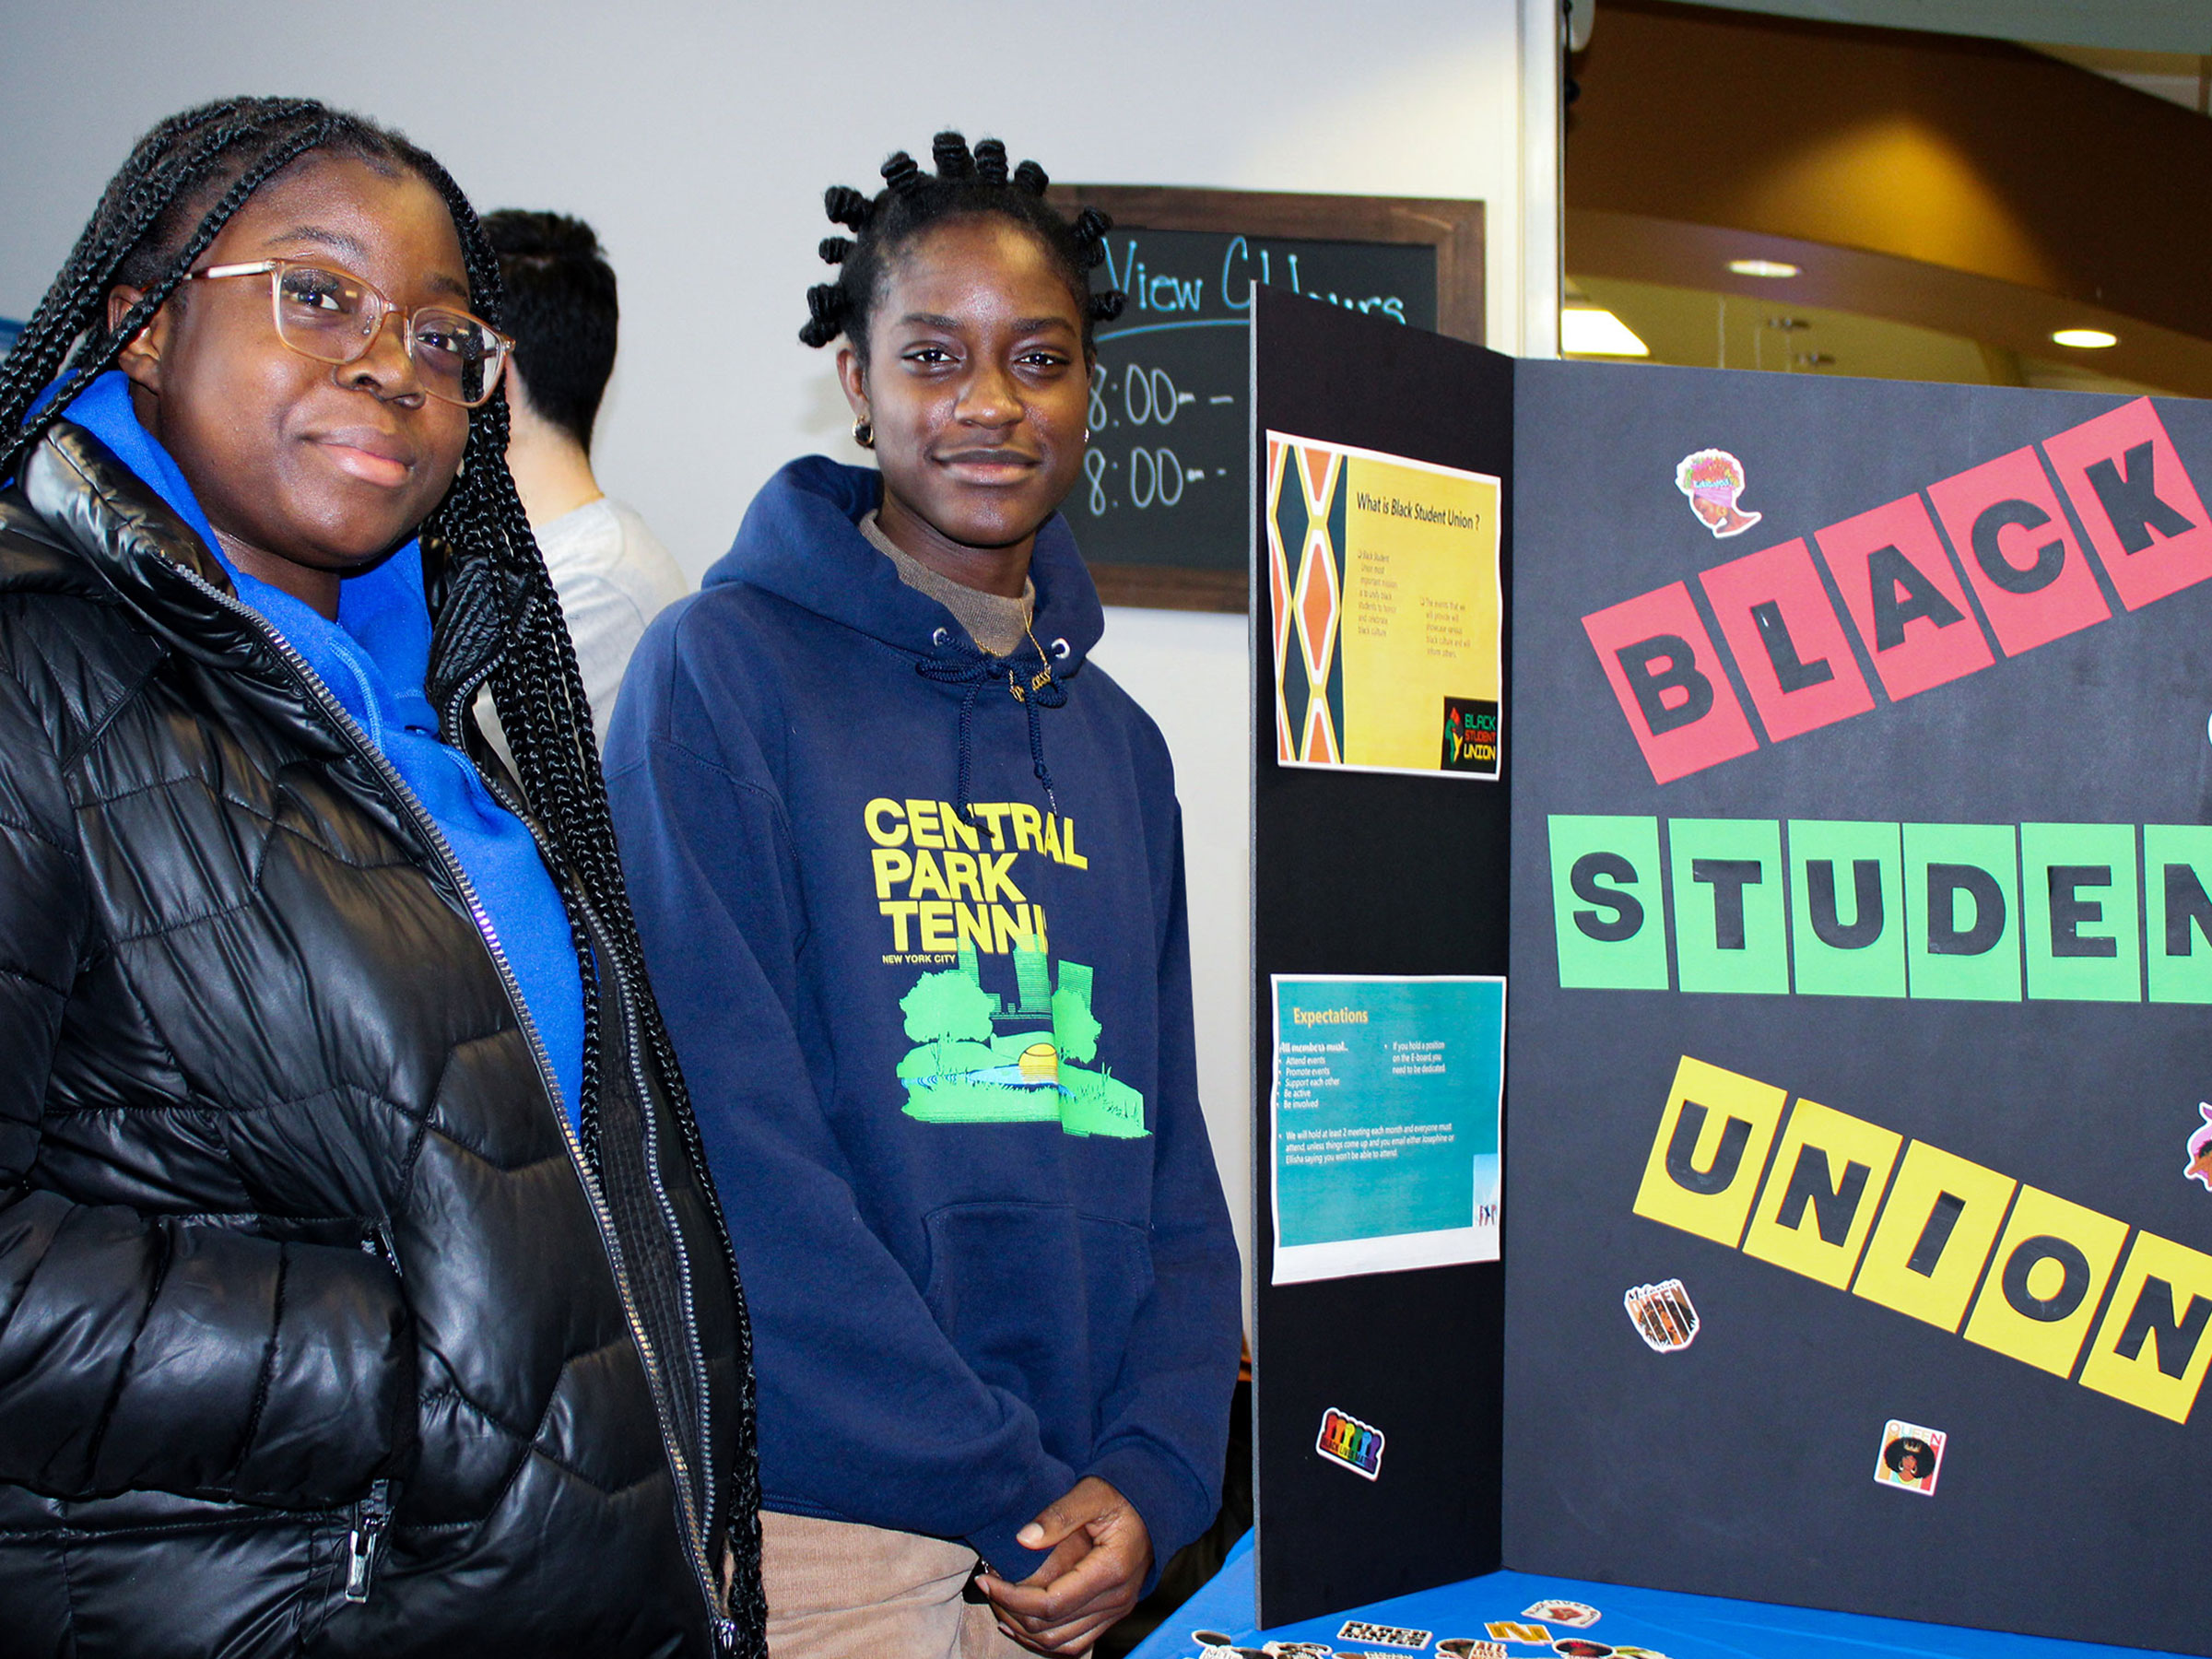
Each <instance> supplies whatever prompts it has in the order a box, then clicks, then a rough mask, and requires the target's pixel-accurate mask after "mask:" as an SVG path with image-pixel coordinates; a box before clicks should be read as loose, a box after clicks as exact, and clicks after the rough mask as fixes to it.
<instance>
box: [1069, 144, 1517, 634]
mask: <svg viewBox="0 0 2212 1659" xmlns="http://www.w3.org/2000/svg"><path fill="white" fill-rule="evenodd" d="M1053 200H1054V202H1055V204H1056V205H1057V206H1059V207H1060V208H1061V209H1062V210H1063V211H1064V212H1066V213H1068V214H1070V215H1073V214H1074V213H1076V212H1077V211H1079V210H1080V209H1082V208H1083V207H1086V206H1096V207H1098V208H1100V210H1101V211H1103V212H1105V213H1107V214H1109V215H1111V216H1112V219H1113V229H1112V231H1111V232H1110V233H1109V234H1108V236H1107V239H1106V263H1105V264H1104V265H1101V266H1100V268H1099V269H1098V271H1097V272H1096V273H1094V275H1093V278H1092V280H1093V281H1094V283H1095V284H1096V285H1097V286H1098V287H1100V288H1119V289H1121V290H1122V291H1123V292H1124V293H1125V294H1127V295H1128V297H1129V303H1128V306H1127V308H1126V309H1125V310H1124V312H1122V314H1121V316H1120V317H1118V318H1116V319H1115V320H1114V321H1113V322H1112V323H1109V324H1102V325H1101V326H1100V329H1099V332H1098V345H1099V358H1098V362H1097V364H1096V366H1095V367H1094V368H1093V369H1092V371H1091V396H1090V449H1089V453H1088V454H1087V455H1086V456H1085V457H1084V465H1085V477H1084V479H1083V481H1082V482H1081V483H1079V484H1078V485H1077V487H1076V491H1075V493H1074V495H1072V496H1071V497H1070V498H1069V499H1068V502H1067V507H1066V512H1067V515H1068V520H1069V522H1070V523H1071V524H1073V525H1074V526H1075V531H1076V537H1077V541H1078V542H1079V543H1080V544H1081V545H1082V547H1083V554H1084V558H1085V560H1086V561H1087V562H1088V564H1089V566H1090V571H1091V574H1092V576H1093V577H1094V578H1095V579H1096V581H1097V582H1098V584H1099V593H1100V597H1102V598H1103V599H1104V600H1105V601H1106V602H1107V603H1108V604H1109V605H1140V606H1156V607H1160V608H1166V609H1176V610H1227V611H1239V610H1242V609H1244V608H1245V607H1246V606H1247V604H1248V602H1249V597H1250V586H1251V582H1250V575H1249V566H1250V560H1251V549H1250V545H1249V544H1250V540H1251V535H1252V523H1251V496H1250V477H1249V470H1250V466H1251V454H1252V406H1251V396H1252V392H1251V375H1252V370H1251V335H1252V291H1253V286H1254V285H1255V284H1267V285H1270V286H1273V287H1276V288H1285V289H1288V290H1289V291H1290V292H1293V293H1298V294H1302V295H1304V296H1306V297H1307V298H1308V299H1313V300H1322V301H1324V302H1325V303H1328V304H1331V305H1336V306H1341V307H1343V308H1344V309H1346V310H1347V311H1352V312H1359V313H1362V314H1364V315H1366V316H1370V317H1373V318H1376V319H1378V320H1379V321H1382V322H1387V323H1394V324H1404V325H1405V326H1407V327H1410V328H1421V329H1428V330H1431V331H1433V332H1435V333H1438V334H1444V335H1452V336H1453V337H1455V338H1457V339H1462V340H1467V341H1471V342H1473V343H1474V344H1476V345H1480V344H1481V343H1482V315H1483V285H1482V253H1483V235H1482V204H1481V203H1480V202H1463V201H1438V200H1427V199H1420V198H1415V197H1406V196H1334V195H1292V194H1277V193H1273V192H1261V191H1239V190H1185V189H1175V188H1171V187H1167V186H1131V185H1110V184H1067V185H1057V186H1055V187H1054V188H1053Z"/></svg>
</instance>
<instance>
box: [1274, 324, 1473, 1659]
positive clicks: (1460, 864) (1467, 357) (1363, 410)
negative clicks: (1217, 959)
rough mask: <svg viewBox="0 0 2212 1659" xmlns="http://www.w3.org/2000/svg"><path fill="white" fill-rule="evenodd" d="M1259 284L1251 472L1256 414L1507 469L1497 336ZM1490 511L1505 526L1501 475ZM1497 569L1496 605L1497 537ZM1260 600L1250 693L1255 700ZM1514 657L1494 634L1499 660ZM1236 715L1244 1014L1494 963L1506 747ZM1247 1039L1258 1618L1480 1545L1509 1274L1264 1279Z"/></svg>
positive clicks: (1396, 450) (1395, 1578) (1397, 1588)
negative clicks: (1251, 720) (1250, 1004)
mask: <svg viewBox="0 0 2212 1659" xmlns="http://www.w3.org/2000/svg"><path fill="white" fill-rule="evenodd" d="M1255 303H1256V307H1257V316H1256V322H1255V324H1254V331H1255V336H1256V340H1257V344H1256V345H1255V347H1254V361H1255V363H1256V365H1257V367H1256V369H1255V371H1254V376H1253V386H1254V401H1253V422H1254V424H1253V429H1252V431H1253V438H1254V441H1256V442H1257V444H1258V446H1259V449H1258V453H1257V456H1256V458H1255V459H1254V461H1253V470H1254V475H1255V476H1262V477H1264V476H1265V434H1266V432H1267V431H1268V430H1269V429H1275V430H1278V431H1288V432H1294V433H1297V434H1299V435H1300V436H1302V437H1309V438H1316V439H1322V440H1325V441H1331V442H1335V443H1342V444H1347V445H1352V446H1356V447H1359V448H1363V449H1371V450H1378V451H1382V452H1385V453H1390V454H1394V455H1401V456H1405V457H1407V458H1409V459H1413V460H1418V461H1428V462H1433V463H1436V464H1439V465H1447V466H1455V467H1462V468H1465V469H1467V470H1470V471H1476V472H1484V473H1489V474H1493V475H1496V476H1498V477H1507V478H1510V476H1511V474H1512V444H1513V439H1512V361H1511V359H1506V358H1502V357H1500V356H1498V355H1497V354H1496V353H1494V352H1489V351H1485V350H1483V349H1482V348H1481V347H1476V346H1469V345H1465V344H1463V343H1461V342H1459V341H1456V340H1447V339H1441V338H1439V337H1438V336H1436V335H1429V334H1423V333H1418V332H1416V331H1414V330H1412V329H1408V328H1406V327H1402V326H1400V325H1399V324H1395V323H1382V322H1377V321H1375V320H1373V319H1371V318H1368V317H1362V316H1359V314H1357V313H1356V312H1347V311H1345V310H1344V309H1342V308H1341V307H1334V306H1330V305H1327V304H1325V303H1316V302H1315V301H1313V300H1305V299H1300V298H1297V297H1294V296H1292V295H1290V294H1288V293H1285V292H1282V291H1280V290H1277V289H1275V288H1262V289H1260V290H1258V293H1257V298H1256V301H1255ZM1504 522H1505V540H1506V546H1507V547H1508V548H1509V549H1510V547H1511V546H1512V495H1511V493H1510V488H1509V491H1508V494H1507V496H1506V499H1505V508H1504ZM1504 578H1505V583H1506V596H1507V614H1508V616H1509V617H1510V615H1511V599H1512V585H1511V584H1512V564H1511V560H1510V558H1509V559H1507V560H1506V562H1505V567H1504ZM1262 587H1263V591H1264V588H1265V583H1264V582H1263V583H1262ZM1264 609H1265V606H1260V607H1256V608H1255V616H1254V621H1255V626H1254V629H1253V674H1254V679H1253V695H1254V696H1255V697H1257V698H1258V699H1259V700H1260V701H1259V704H1258V706H1259V707H1261V708H1263V709H1265V708H1268V707H1271V706H1272V700H1273V683H1274V680H1273V677H1274V665H1273V658H1272V654H1271V650H1272V647H1271V644H1270V639H1269V632H1268V628H1267V623H1266V618H1265V616H1264V615H1261V614H1259V612H1260V611H1263V610H1264ZM1511 660H1512V659H1511V656H1510V647H1509V655H1508V658H1507V664H1508V671H1509V673H1510V667H1511ZM1253 729H1254V732H1255V735H1256V736H1255V741H1256V743H1257V747H1256V749H1255V752H1254V756H1253V969H1254V982H1253V983H1254V996H1255V1007H1254V1018H1255V1030H1259V1031H1262V1032H1265V1030H1267V1029H1268V1026H1269V1023H1270V1018H1271V1017H1270V1015H1269V1013H1268V1009H1269V1007H1270V1006H1271V1003H1270V994H1269V976H1270V975H1272V974H1276V973H1354V974H1495V973H1501V972H1503V971H1505V960H1506V943H1507V940H1506V894H1505V881H1504V876H1505V870H1506V836H1507V807H1508V801H1509V798H1510V789H1511V778H1512V760H1511V756H1510V755H1509V756H1508V757H1507V760H1506V765H1505V771H1504V775H1503V776H1502V777H1501V778H1500V780H1499V781H1497V782H1468V781H1467V780H1465V779H1463V778H1453V777H1445V776H1441V775H1439V776H1436V777H1418V776H1403V775H1400V776H1386V775H1380V774H1371V773H1348V772H1347V773H1343V774H1337V773H1335V772H1323V771H1311V770H1305V769H1296V768H1288V767H1282V766H1278V765H1277V763H1276V759H1275V753H1276V751H1275V737H1274V725H1273V722H1272V721H1271V720H1267V719H1263V720H1261V721H1259V722H1257V723H1255V724H1254V728H1253ZM1257 1048H1258V1051H1259V1053H1258V1065H1257V1070H1256V1074H1255V1077H1254V1095H1253V1098H1254V1099H1255V1100H1257V1101H1258V1102H1260V1107H1259V1112H1260V1119H1259V1124H1258V1133H1256V1134H1255V1135H1254V1137H1253V1147H1254V1163H1255V1194H1256V1205H1257V1208H1256V1211H1255V1225H1254V1228H1253V1240H1254V1248H1255V1250H1256V1252H1257V1253H1258V1261H1257V1264H1256V1275H1257V1284H1258V1291H1257V1315H1256V1324H1255V1329H1254V1331H1253V1360H1254V1365H1253V1379H1254V1382H1253V1420H1254V1428H1255V1433H1254V1441H1255V1461H1256V1470H1255V1481H1254V1484H1255V1490H1256V1494H1257V1502H1258V1507H1259V1512H1260V1515H1261V1526H1260V1532H1259V1536H1258V1546H1257V1547H1258V1557H1259V1566H1258V1583H1259V1598H1260V1615H1261V1622H1262V1623H1264V1624H1270V1625H1272V1624H1279V1623H1283V1622H1286V1621H1288V1620H1292V1619H1298V1618H1311V1617H1312V1616H1313V1615H1315V1614H1317V1613H1321V1612H1324V1611H1326V1610H1328V1609H1330V1608H1332V1607H1340V1606H1351V1605H1354V1604H1357V1603H1359V1602H1365V1601H1370V1600H1372V1599H1374V1598H1376V1597H1378V1596H1382V1595H1389V1594H1396V1593H1399V1592H1402V1591H1407V1590H1414V1589H1419V1588H1423V1587H1426V1586H1428V1585H1430V1584H1436V1583H1448V1582H1449V1581H1451V1580H1453V1579H1458V1578H1465V1577H1466V1576H1468V1575H1469V1574H1472V1573H1477V1572H1482V1571H1488V1570H1490V1569H1491V1568H1494V1567H1496V1566H1497V1565H1498V1562H1499V1559H1500V1558H1499V1550H1500V1537H1499V1517H1500V1490H1499V1479H1500V1443H1499V1434H1500V1396H1501V1386H1502V1368H1501V1360H1500V1351H1501V1347H1502V1341H1503V1333H1504V1318H1505V1302H1504V1293H1505V1276H1504V1269H1503V1267H1502V1265H1499V1264H1485V1265H1464V1266H1453V1267H1435V1268H1428V1269H1424V1270H1421V1271H1418V1272H1411V1273H1394V1274H1374V1275H1365V1276H1362V1277H1355V1278H1343V1279H1334V1280H1327V1281H1324V1282H1319V1283H1312V1284H1298V1285H1281V1286H1277V1285H1272V1284H1270V1282H1269V1280H1270V1278H1271V1277H1272V1265H1273V1254H1274V1252H1273V1237H1274V1234H1273V1230H1272V1226H1271V1224H1270V1222H1269V1219H1268V1218H1269V1217H1270V1215H1271V1213H1272V1212H1271V1192H1270V1187H1269V1172H1270V1167H1271V1166H1270V1159H1269V1154H1268V1147H1269V1142H1268V1135H1267V1108H1266V1102H1267V1100H1268V1098H1269V1093H1270V1085H1271V1082H1272V1054H1271V1049H1270V1045H1269V1043H1268V1042H1267V1041H1266V1040H1265V1038H1264V1037H1263V1038H1262V1040H1261V1041H1260V1042H1259V1043H1258V1044H1257ZM1509 1123H1510V1119H1509ZM1508 1167H1509V1168H1510V1167H1511V1159H1510V1158H1509V1159H1508ZM1332 1408H1335V1409H1337V1410H1339V1411H1342V1412H1345V1413H1347V1414H1348V1415H1349V1416H1351V1417H1353V1418H1358V1419H1359V1420H1360V1421H1362V1422H1366V1423H1370V1424H1373V1425H1375V1426H1377V1427H1379V1428H1381V1429H1382V1430H1384V1431H1385V1432H1386V1433H1387V1435H1388V1436H1389V1448H1388V1452H1387V1455H1386V1459H1385V1465H1384V1466H1385V1468H1386V1470H1387V1473H1386V1474H1385V1476H1384V1477H1382V1478H1381V1479H1377V1480H1374V1481H1368V1480H1363V1479H1361V1478H1360V1477H1359V1476H1358V1475H1356V1474H1354V1473H1351V1472H1349V1471H1347V1470H1346V1469H1345V1468H1343V1467H1341V1466H1337V1465H1331V1464H1329V1463H1326V1462H1324V1461H1323V1460H1322V1459H1320V1458H1318V1457H1316V1456H1315V1454H1314V1450H1313V1446H1314V1440H1315V1437H1316V1435H1317V1433H1318V1432H1319V1430H1320V1429H1321V1425H1322V1420H1323V1418H1324V1415H1325V1414H1326V1413H1327V1412H1328V1411H1329V1410H1330V1409H1332ZM1275 1517H1283V1518H1285V1519H1286V1521H1287V1523H1288V1524H1275V1522H1274V1518H1275Z"/></svg>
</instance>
